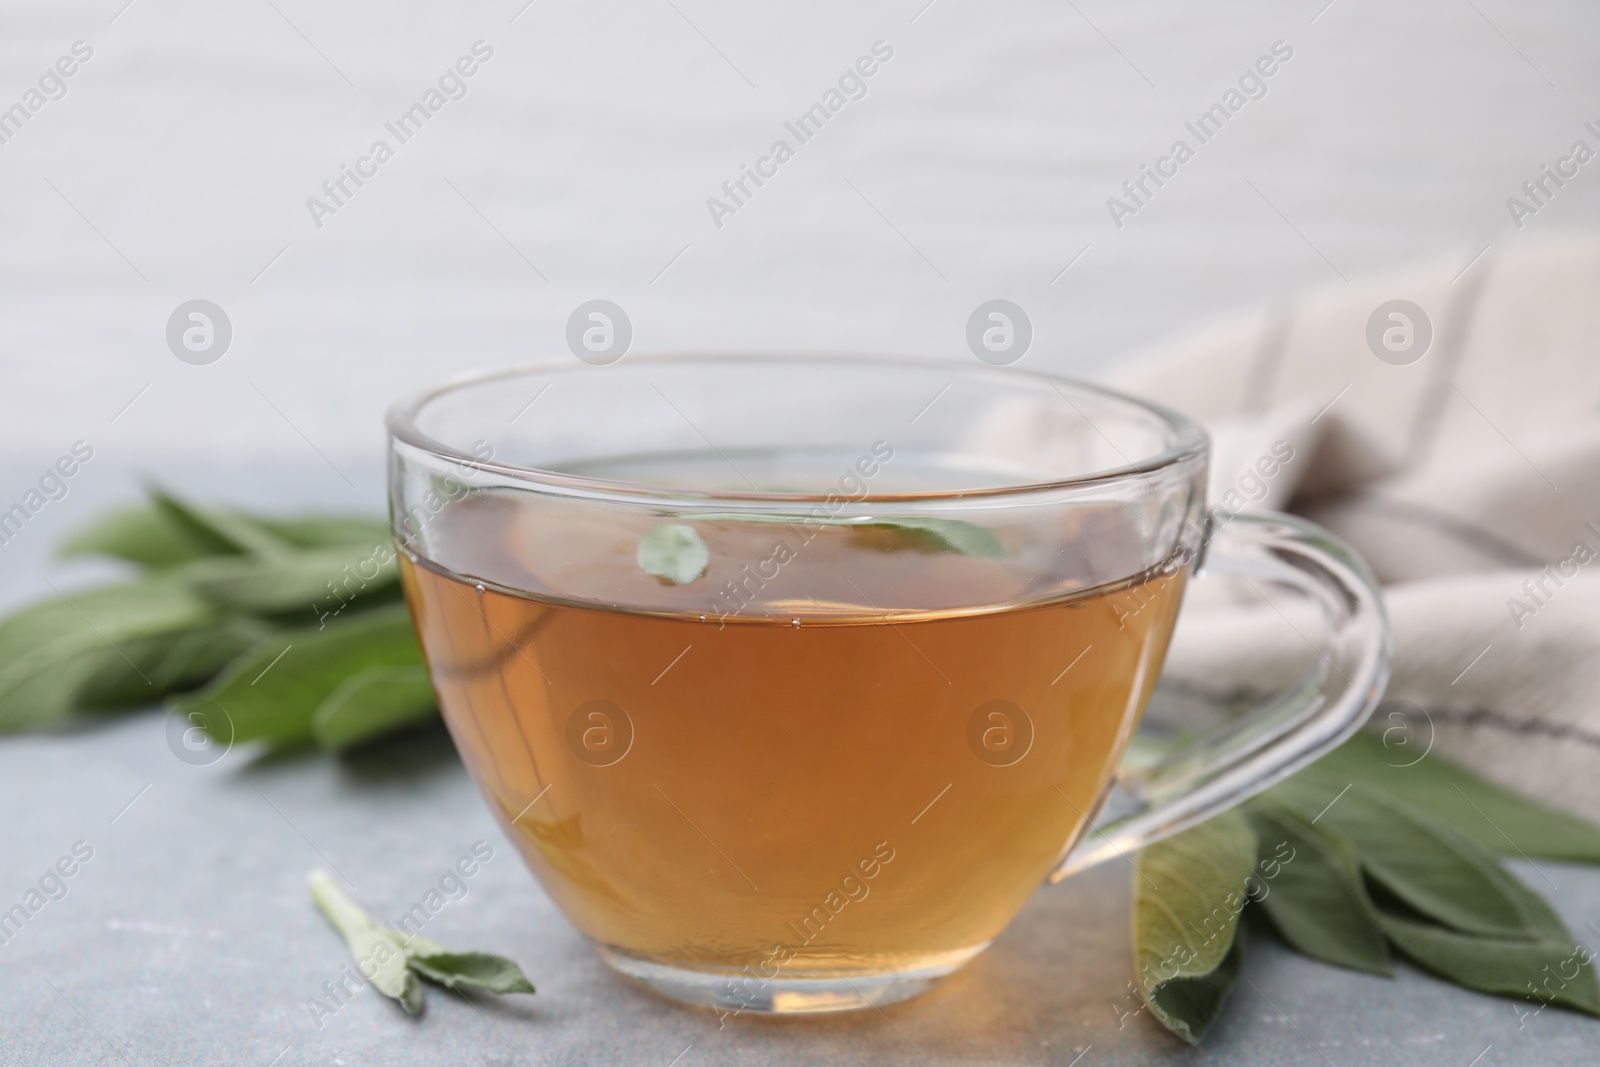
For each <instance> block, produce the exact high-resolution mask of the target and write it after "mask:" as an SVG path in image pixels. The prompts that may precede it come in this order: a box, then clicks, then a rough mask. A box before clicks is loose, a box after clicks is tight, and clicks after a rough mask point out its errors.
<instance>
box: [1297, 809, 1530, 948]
mask: <svg viewBox="0 0 1600 1067" xmlns="http://www.w3.org/2000/svg"><path fill="white" fill-rule="evenodd" d="M1329 785H1330V786H1331V783H1329ZM1268 795H1269V796H1270V797H1273V798H1275V799H1283V800H1285V801H1286V802H1287V803H1288V804H1289V805H1290V806H1291V807H1294V808H1295V809H1296V810H1298V811H1300V812H1301V813H1302V814H1309V815H1311V816H1313V817H1318V819H1319V821H1320V822H1324V823H1326V824H1327V825H1328V826H1330V827H1331V828H1333V829H1335V830H1338V831H1340V832H1342V833H1344V834H1346V835H1348V836H1349V837H1350V838H1351V840H1353V841H1354V842H1355V844H1356V847H1357V848H1358V849H1359V850H1360V852H1361V864H1362V867H1363V868H1364V869H1365V870H1366V872H1367V873H1368V874H1369V875H1370V876H1371V877H1372V878H1373V879H1374V880H1375V881H1377V882H1379V883H1381V884H1382V885H1383V886H1384V887H1385V888H1387V889H1388V890H1390V891H1391V892H1392V893H1394V894H1395V895H1396V896H1397V897H1399V898H1400V899H1401V900H1403V901H1405V902H1406V903H1407V904H1408V905H1410V906H1411V907H1413V908H1415V909H1416V910H1417V911H1419V912H1421V913H1422V914H1424V915H1426V916H1428V917H1430V918H1432V919H1434V920H1435V921H1437V922H1440V923H1442V924H1444V925H1445V926H1449V927H1451V928H1452V929H1455V930H1459V931H1461V932H1462V933H1467V934H1482V935H1485V936H1489V937H1503V938H1511V939H1523V940H1531V939H1533V938H1534V937H1535V936H1536V933H1535V931H1534V930H1533V929H1532V928H1531V926H1530V925H1529V922H1528V919H1527V917H1526V916H1525V915H1524V914H1523V913H1522V911H1521V910H1520V909H1519V908H1518V906H1517V903H1516V901H1514V900H1513V899H1512V898H1511V897H1509V896H1508V895H1507V894H1506V893H1505V892H1504V891H1503V889H1502V888H1501V885H1500V883H1499V882H1498V881H1497V879H1496V878H1495V874H1496V872H1498V870H1499V863H1498V860H1497V858H1496V857H1495V856H1494V854H1492V853H1489V852H1486V851H1485V850H1484V849H1483V848H1482V847H1481V846H1479V845H1477V844H1475V843H1474V842H1473V841H1472V840H1471V839H1470V838H1467V837H1465V836H1464V835H1462V834H1459V833H1457V832H1456V831H1455V830H1452V829H1451V828H1450V827H1448V826H1446V825H1444V824H1443V823H1440V822H1438V821H1436V820H1434V819H1431V818H1429V817H1428V816H1427V815H1424V814H1423V813H1421V812H1420V811H1416V810H1414V809H1411V808H1409V807H1407V806H1406V805H1404V804H1402V803H1401V802H1399V801H1397V800H1395V799H1394V798H1393V797H1390V796H1387V795H1386V794H1384V793H1383V791H1382V790H1379V789H1374V788H1373V787H1371V786H1367V785H1361V784H1359V783H1357V784H1352V785H1350V786H1349V788H1348V789H1346V790H1344V792H1343V795H1342V796H1339V798H1338V799H1337V800H1333V799H1332V794H1331V793H1329V792H1327V791H1326V790H1325V789H1324V788H1321V787H1319V786H1318V785H1317V784H1316V783H1315V782H1307V781H1296V780H1291V781H1290V782H1288V783H1285V784H1284V785H1282V786H1278V787H1275V788H1274V789H1272V790H1270V791H1269V793H1268ZM1319 805H1326V807H1325V809H1324V810H1323V811H1321V812H1320V815H1319V814H1318V810H1317V809H1318V806H1319Z"/></svg>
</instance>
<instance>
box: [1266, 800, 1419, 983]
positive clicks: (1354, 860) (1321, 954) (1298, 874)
mask: <svg viewBox="0 0 1600 1067" xmlns="http://www.w3.org/2000/svg"><path fill="white" fill-rule="evenodd" d="M1245 814H1246V816H1247V817H1248V818H1249V820H1250V824H1251V826H1253V827H1254V828H1255V832H1256V837H1257V838H1258V839H1259V840H1260V842H1261V860H1260V863H1261V866H1262V869H1263V871H1275V872H1276V877H1274V878H1271V879H1270V880H1269V881H1267V882H1266V895H1265V896H1262V897H1260V898H1258V901H1259V903H1260V905H1261V909H1262V910H1263V911H1264V912H1266V914H1267V918H1268V919H1269V920H1271V922H1272V925H1273V927H1274V928H1275V929H1276V930H1277V931H1278V933H1279V934H1281V935H1282V936H1283V939H1284V940H1285V941H1287V942H1288V943H1289V944H1290V946H1292V947H1293V948H1295V949H1297V950H1299V951H1300V952H1303V953H1304V954H1306V955H1307V956H1310V957H1312V958H1313V959H1319V960H1322V961H1323V962H1324V963H1331V964H1334V965H1335V966H1339V967H1349V968H1351V969H1352V970H1357V971H1366V972H1368V973H1370V974H1382V975H1388V974H1392V973H1393V969H1392V968H1391V967H1390V965H1389V945H1388V942H1387V940H1386V939H1385V938H1384V933H1383V925H1382V923H1381V922H1380V920H1379V917H1378V912H1377V909H1376V908H1374V907H1373V905H1372V901H1371V900H1370V899H1369V898H1368V896H1367V890H1366V885H1365V884H1364V882H1363V881H1362V877H1361V857H1360V856H1359V855H1358V854H1357V853H1356V848H1355V845H1354V844H1352V843H1351V841H1350V839H1349V838H1348V837H1345V836H1344V835H1343V834H1341V833H1339V832H1338V831H1336V830H1332V829H1329V828H1327V827H1322V826H1318V825H1316V824H1315V823H1312V822H1311V821H1310V820H1309V819H1307V818H1305V817H1304V816H1302V815H1300V814H1299V813H1297V812H1295V811H1293V810H1292V809H1289V808H1286V807H1281V806H1279V805H1277V804H1273V803H1270V802H1260V801H1257V802H1254V803H1251V804H1249V805H1247V807H1246V809H1245ZM1283 847H1287V848H1289V849H1290V850H1291V852H1290V857H1291V858H1289V859H1285V858H1284V857H1283V855H1282V854H1281V851H1282V848H1283Z"/></svg>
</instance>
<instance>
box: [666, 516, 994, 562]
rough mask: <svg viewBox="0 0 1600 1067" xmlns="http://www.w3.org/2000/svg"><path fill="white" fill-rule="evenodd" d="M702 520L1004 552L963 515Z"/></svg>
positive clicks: (928, 548)
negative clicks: (841, 530) (838, 529)
mask: <svg viewBox="0 0 1600 1067" xmlns="http://www.w3.org/2000/svg"><path fill="white" fill-rule="evenodd" d="M694 518H696V519H698V520H700V521H703V522H764V523H776V524H780V525H783V526H792V527H795V528H796V529H798V530H805V529H808V528H811V527H817V526H842V527H845V528H846V529H850V530H863V531H865V530H875V531H887V532H889V533H891V534H895V535H897V536H894V537H890V538H887V539H885V540H883V541H881V542H879V541H876V540H873V539H871V538H866V537H863V538H861V541H862V547H865V548H870V549H874V550H877V551H882V552H898V551H913V552H956V553H959V554H961V555H963V556H986V557H990V558H995V559H998V558H1001V557H1003V556H1005V555H1007V552H1006V547H1005V544H1004V543H1003V542H1002V541H1001V540H1000V536H999V535H998V534H996V533H995V532H994V531H993V530H991V529H990V528H989V527H987V526H980V525H978V524H977V523H975V522H966V521H965V520H962V519H946V518H938V517H924V516H916V515H911V516H904V517H885V518H878V517H875V516H862V515H853V516H833V515H806V514H794V515H783V514H768V513H761V512H743V511H714V512H706V513H703V514H696V515H695V516H694Z"/></svg>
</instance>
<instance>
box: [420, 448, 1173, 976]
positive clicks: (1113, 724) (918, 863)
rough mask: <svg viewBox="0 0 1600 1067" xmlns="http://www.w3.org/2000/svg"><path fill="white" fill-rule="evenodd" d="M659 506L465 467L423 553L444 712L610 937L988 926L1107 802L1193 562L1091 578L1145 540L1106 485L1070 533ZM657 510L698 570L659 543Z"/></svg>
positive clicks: (540, 863)
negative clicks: (690, 549) (675, 570)
mask: <svg viewBox="0 0 1600 1067" xmlns="http://www.w3.org/2000/svg"><path fill="white" fill-rule="evenodd" d="M653 477H654V478H655V480H656V481H658V482H659V481H660V478H659V476H653ZM779 484H781V482H780V483H779ZM524 497H526V498H527V499H522V498H524ZM644 511H645V509H642V508H633V509H627V510H626V511H624V510H623V509H617V508H609V509H608V508H605V507H603V506H602V505H599V504H584V503H582V502H580V501H571V500H555V501H551V500H544V499H541V498H538V497H536V496H534V495H532V494H498V495H497V494H479V493H473V494H468V495H466V496H465V497H464V498H463V499H461V500H458V501H454V502H452V503H450V504H449V505H448V506H447V507H445V508H443V509H442V510H441V511H440V512H439V514H437V515H436V516H431V517H430V518H429V522H430V524H431V529H430V530H429V533H428V537H427V540H426V544H427V546H428V548H427V551H428V554H429V555H431V556H433V557H435V558H436V559H441V560H445V561H447V562H448V567H447V566H445V565H442V564H441V563H438V562H435V561H434V560H433V559H429V558H423V557H422V556H420V555H415V554H413V555H411V556H410V558H409V559H403V560H402V564H403V572H404V580H405V586H406V592H407V595H408V597H409V599H410V602H411V605H412V609H413V613H414V616H415V619H416V623H417V630H418V634H419V637H420V639H421V643H422V646H423V649H424V650H425V653H426V656H427V660H428V664H429V668H430V672H431V675H432V678H433V682H434V686H435V688H436V689H437V691H438V695H439V698H440V702H441V705H442V707H443V710H444V715H445V719H446V721H447V722H448V724H449V728H450V731H451V733H452V735H453V736H454V738H455V741H456V744H457V745H458V746H459V747H460V749H461V752H462V754H463V757H464V758H465V760H466V762H467V765H468V766H469V767H470V768H471V769H472V772H473V774H474V775H475V776H476V778H477V780H478V783H479V785H480V786H481V788H482V789H483V791H484V792H485V794H486V795H487V796H488V797H489V799H490V801H491V806H492V808H493V809H494V811H495V812H496V814H497V816H498V817H499V819H500V821H501V824H502V825H503V826H504V827H505V828H506V831H507V833H508V834H509V835H510V837H511V838H512V840H513V841H515V842H516V843H517V845H518V847H519V848H520V849H521V851H522V853H523V855H524V856H525V858H526V860H527V862H528V864H529V866H530V867H531V868H532V869H533V870H534V872H535V873H536V874H537V875H538V877H539V879H540V881H541V882H542V883H543V884H544V886H545V888H546V889H547V890H548V891H549V893H550V895H551V896H552V897H553V898H554V899H555V901H556V902H557V904H558V905H559V906H560V907H561V909H562V910H563V911H564V912H565V913H566V915H567V916H568V917H569V918H570V919H571V921H572V922H573V923H574V924H575V925H576V926H577V927H578V928H579V929H580V930H582V931H583V932H584V933H585V934H587V935H588V936H589V937H591V938H593V939H594V940H595V941H597V942H598V943H599V944H600V945H601V946H603V947H605V948H606V949H607V950H608V951H610V952H611V953H613V955H614V957H616V956H621V957H626V958H630V959H633V960H641V961H652V960H662V961H671V963H672V965H674V966H678V967H685V966H686V967H690V968H703V969H705V970H708V971H715V972H727V973H743V974H752V975H765V976H767V977H773V976H775V975H776V974H778V973H780V972H781V973H782V974H784V975H785V976H787V977H801V978H804V977H819V978H820V977H828V976H843V977H849V976H850V975H852V974H866V973H882V972H888V971H906V970H911V969H917V968H939V969H948V968H949V967H951V966H953V965H956V964H959V963H960V962H962V961H963V960H965V959H966V958H968V957H969V956H971V955H972V954H974V953H975V952H977V951H979V950H981V949H982V948H983V947H984V946H985V945H986V944H987V943H988V942H989V941H990V940H991V939H992V938H993V937H994V936H995V935H996V934H997V933H998V932H999V931H1000V930H1001V928H1002V927H1003V926H1005V924H1006V923H1007V922H1008V921H1009V920H1010V919H1011V917H1012V916H1013V915H1014V914H1015V913H1016V911H1017V909H1018V908H1019V907H1020V906H1021V903H1022V901H1023V900H1024V899H1025V898H1026V897H1027V896H1028V895H1029V894H1031V893H1032V891H1033V890H1034V888H1035V887H1036V886H1037V885H1038V884H1039V883H1040V881H1041V880H1042V879H1043V878H1044V877H1045V875H1046V874H1047V873H1048V872H1049V871H1050V869H1051V868H1052V866H1053V865H1054V864H1055V863H1056V862H1057V861H1058V860H1059V859H1060V857H1061V856H1062V855H1063V853H1064V852H1065V850H1066V849H1067V847H1068V846H1069V845H1070V844H1071V843H1072V842H1073V841H1074V839H1075V837H1076V836H1077V835H1078V833H1079V831H1080V830H1081V829H1082V827H1083V826H1084V825H1085V823H1086V821H1087V819H1088V818H1089V817H1090V815H1092V814H1093V812H1094V809H1095V807H1096V804H1097V802H1098V801H1099V798H1100V797H1101V795H1102V792H1103V790H1104V788H1105V786H1106V784H1107V782H1108V779H1109V777H1110V775H1111V774H1112V772H1113V770H1114V769H1115V767H1116V764H1117V761H1118V759H1119V757H1120V755H1121V753H1122V750H1123V747H1124V745H1125V743H1126V742H1127V740H1128V738H1129V736H1130V735H1131V733H1132V731H1133V729H1134V727H1135V726H1136V725H1137V722H1138V719H1139V715H1140V713H1141V711H1142V710H1143V707H1144V703H1145V701H1146V698H1147V697H1148V695H1149V693H1150V690H1151V687H1152V686H1153V685H1154V683H1155V680H1156V677H1157V675H1158V674H1159V672H1160V669H1161V659H1162V654H1163V651H1164V649H1165V648H1166V643H1167V638H1168V636H1169V633H1170V631H1171V628H1172V625H1173V621H1174V618H1175V615H1176V613H1177V609H1178V605H1179V601H1180V599H1181V594H1182V588H1183V583H1184V578H1185V571H1184V570H1183V569H1181V568H1176V569H1172V570H1170V571H1169V572H1168V573H1165V574H1163V573H1161V572H1150V571H1147V572H1145V573H1140V574H1132V575H1129V576H1128V577H1126V578H1124V579H1122V580H1120V581H1118V582H1116V583H1113V584H1110V585H1105V584H1101V585H1093V584H1092V583H1088V582H1086V581H1085V579H1084V575H1086V574H1088V573H1091V572H1094V573H1104V569H1103V566H1101V565H1100V563H1103V561H1104V560H1105V559H1108V558H1116V555H1117V553H1118V552H1121V551H1123V550H1124V547H1125V545H1126V544H1127V543H1129V542H1131V541H1133V540H1135V538H1136V535H1134V534H1133V533H1131V532H1130V531H1129V529H1128V528H1127V526H1126V523H1125V520H1123V519H1121V517H1120V515H1118V514H1116V513H1114V512H1108V511H1104V510H1097V509H1090V508H1085V509H1081V514H1075V513H1074V512H1073V511H1071V510H1068V511H1066V512H1065V513H1063V512H1060V511H1058V512H1056V513H1055V514H1054V517H1053V521H1054V522H1055V523H1056V526H1055V527H1053V528H1052V531H1051V535H1050V536H1049V537H1039V536H1035V535H1032V534H1029V533H1027V532H1026V531H1023V532H1022V533H1018V532H1017V531H1016V530H1013V529H1010V528H1006V527H997V528H995V529H992V530H991V529H990V528H988V527H980V526H977V525H975V524H971V523H952V524H950V525H940V524H939V523H937V522H934V523H923V524H921V525H920V526H919V525H917V524H914V523H909V522H907V523H902V524H896V523H895V522H894V521H892V520H886V521H885V522H883V523H875V524H873V525H870V526H865V527H861V526H847V525H839V524H829V523H826V522H821V523H809V524H808V523H804V522H803V521H802V520H800V519H796V518H794V517H788V518H785V517H781V516H766V517H760V516H758V517H754V518H751V517H736V516H732V515H729V514H727V513H722V514H720V515H713V516H711V517H701V518H682V517H678V518H671V519H660V518H658V517H652V516H649V515H647V514H643V512H644ZM980 514H981V513H980ZM661 522H670V523H674V524H682V525H686V526H689V527H691V528H692V530H693V532H694V534H693V536H694V541H695V542H698V543H700V544H703V546H704V550H705V554H706V556H708V559H707V560H706V561H705V562H704V573H703V574H700V575H699V576H698V577H693V576H692V575H689V576H688V577H690V578H691V579H692V580H687V581H684V582H682V584H676V583H674V582H673V581H670V580H667V579H664V578H660V577H656V576H655V575H653V574H651V573H648V572H647V571H646V570H645V569H644V568H643V567H642V566H641V563H640V556H639V544H640V541H641V539H643V538H645V537H647V536H649V535H650V534H651V531H652V529H653V528H654V527H655V526H656V525H658V524H659V523H661ZM1091 558H1094V559H1097V560H1098V561H1100V563H1097V564H1096V566H1095V567H1092V568H1091V567H1089V566H1088V565H1087V564H1086V562H1085V561H1086V560H1089V559H1091ZM691 562H692V561H691ZM690 570H691V571H695V570H696V568H694V567H693V566H691V567H690Z"/></svg>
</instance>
